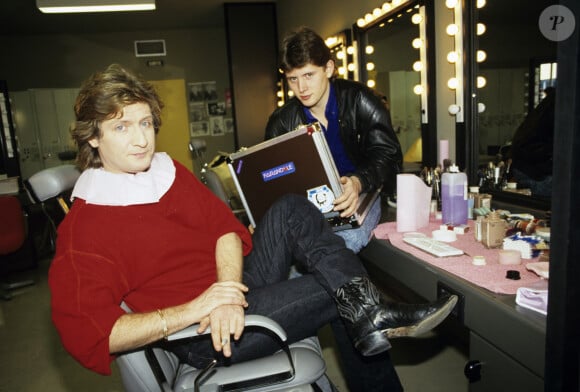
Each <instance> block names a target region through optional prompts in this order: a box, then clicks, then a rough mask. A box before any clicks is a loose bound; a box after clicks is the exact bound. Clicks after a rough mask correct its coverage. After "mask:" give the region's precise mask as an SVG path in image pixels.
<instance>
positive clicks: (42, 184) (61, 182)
mask: <svg viewBox="0 0 580 392" xmlns="http://www.w3.org/2000/svg"><path fill="white" fill-rule="evenodd" d="M80 175H81V173H80V171H79V170H78V169H77V168H76V166H75V165H61V166H55V167H51V168H48V169H44V170H41V171H39V172H38V173H35V174H33V175H32V176H30V178H29V179H28V180H27V181H26V183H27V185H28V187H29V190H30V191H31V196H32V198H33V199H34V200H35V201H36V202H38V203H42V202H44V201H46V200H48V199H50V198H53V197H58V196H59V195H61V194H62V193H64V192H66V191H69V190H71V189H72V188H74V185H75V183H76V181H77V179H78V178H79V176H80Z"/></svg>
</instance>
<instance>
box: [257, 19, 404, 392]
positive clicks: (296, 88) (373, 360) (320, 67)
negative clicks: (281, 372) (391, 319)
mask: <svg viewBox="0 0 580 392" xmlns="http://www.w3.org/2000/svg"><path fill="white" fill-rule="evenodd" d="M281 68H282V70H283V71H284V74H285V77H286V80H287V83H288V86H289V88H290V90H291V91H292V92H293V93H294V97H293V98H292V99H290V100H289V101H288V102H287V103H286V104H285V105H284V106H282V107H280V108H278V109H277V110H276V111H274V112H273V113H272V114H271V116H270V118H269V120H268V124H267V126H266V135H265V138H266V139H270V138H273V137H276V136H279V135H281V134H284V133H286V132H289V131H292V130H294V129H296V128H298V127H299V126H300V125H302V124H308V123H311V122H314V121H318V122H320V124H321V125H322V126H323V129H324V133H325V136H326V140H327V142H328V144H329V147H330V149H331V152H332V155H333V158H334V161H335V163H336V165H337V168H338V171H339V174H340V175H341V182H342V186H343V191H344V193H343V195H341V196H340V197H338V198H337V199H336V200H335V208H334V209H335V210H336V211H341V216H343V217H347V216H350V215H352V214H353V213H354V211H355V208H356V205H357V202H358V198H359V195H360V194H361V193H362V192H373V191H375V190H377V189H380V188H381V187H383V191H385V192H386V193H387V194H388V193H392V192H394V190H395V184H396V175H397V173H399V172H400V171H401V166H402V161H403V156H402V153H401V146H400V144H399V141H398V139H397V137H396V135H395V132H394V131H393V128H392V125H391V117H390V114H389V111H388V109H387V108H386V106H385V104H384V102H383V100H382V99H381V97H380V95H378V94H377V93H375V92H374V91H373V90H371V89H369V88H368V87H366V86H365V85H363V84H361V83H358V82H353V81H349V80H344V79H337V78H335V76H336V72H335V65H334V61H333V60H332V55H331V52H330V49H329V48H328V47H327V46H326V44H325V42H324V40H323V39H322V38H321V37H320V36H319V35H318V34H317V33H315V32H314V31H313V30H311V29H309V28H305V27H303V28H300V29H299V30H297V31H294V32H291V33H290V34H288V35H287V36H286V37H285V39H284V40H283V42H282V53H281ZM380 216H381V203H380V198H377V201H376V202H375V204H374V205H373V206H372V208H371V211H370V212H369V214H368V215H367V217H366V218H365V220H364V222H363V224H362V225H361V226H360V227H358V228H356V229H350V230H342V231H338V232H336V234H337V235H339V236H341V237H343V238H344V240H345V243H346V246H347V247H348V248H350V249H351V250H353V251H354V252H355V253H357V252H359V251H360V250H361V249H362V248H363V247H364V246H366V245H367V243H368V241H369V240H370V238H371V235H372V230H373V229H374V228H375V227H376V225H377V224H378V222H379V219H380ZM331 326H332V330H333V332H334V336H335V338H336V340H337V342H338V345H337V346H338V347H339V350H340V351H341V358H342V362H343V364H342V365H343V366H342V368H343V374H344V376H345V379H346V381H347V384H348V387H349V389H350V390H351V391H370V390H377V389H374V387H373V386H372V385H377V384H378V385H382V389H380V390H384V391H396V390H399V389H400V388H402V387H401V384H400V381H399V378H398V376H397V373H396V370H395V368H394V366H393V364H392V362H391V358H390V356H389V354H388V353H387V352H386V353H382V354H379V355H375V356H372V357H366V358H362V357H361V356H360V355H358V354H357V353H356V352H354V351H352V350H349V348H348V347H347V346H345V345H344V344H343V343H344V342H341V341H340V340H341V336H343V335H344V333H343V332H342V328H343V325H342V324H341V323H331Z"/></svg>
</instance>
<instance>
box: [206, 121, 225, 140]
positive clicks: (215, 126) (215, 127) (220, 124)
mask: <svg viewBox="0 0 580 392" xmlns="http://www.w3.org/2000/svg"><path fill="white" fill-rule="evenodd" d="M209 128H210V129H211V135H212V136H222V135H223V134H224V133H225V131H224V118H223V117H222V116H215V117H210V118H209Z"/></svg>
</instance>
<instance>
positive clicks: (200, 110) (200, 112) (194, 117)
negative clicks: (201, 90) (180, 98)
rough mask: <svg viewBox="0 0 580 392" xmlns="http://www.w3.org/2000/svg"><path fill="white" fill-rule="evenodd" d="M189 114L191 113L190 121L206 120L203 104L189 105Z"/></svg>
mask: <svg viewBox="0 0 580 392" xmlns="http://www.w3.org/2000/svg"><path fill="white" fill-rule="evenodd" d="M189 113H191V116H190V120H191V121H195V122H197V121H204V120H207V118H208V115H207V110H206V105H205V104H204V103H203V102H196V103H190V104H189Z"/></svg>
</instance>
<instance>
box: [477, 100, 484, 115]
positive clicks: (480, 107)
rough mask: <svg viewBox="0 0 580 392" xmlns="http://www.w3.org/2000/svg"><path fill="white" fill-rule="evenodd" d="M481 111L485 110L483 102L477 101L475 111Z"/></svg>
mask: <svg viewBox="0 0 580 392" xmlns="http://www.w3.org/2000/svg"><path fill="white" fill-rule="evenodd" d="M483 112H485V104H484V103H481V102H479V103H478V104H477V113H483Z"/></svg>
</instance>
